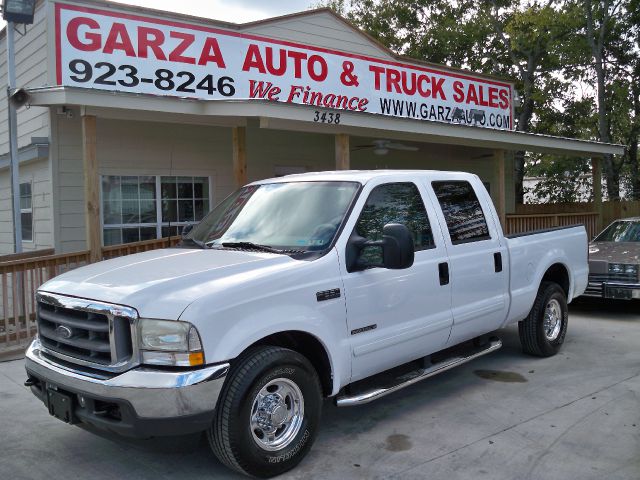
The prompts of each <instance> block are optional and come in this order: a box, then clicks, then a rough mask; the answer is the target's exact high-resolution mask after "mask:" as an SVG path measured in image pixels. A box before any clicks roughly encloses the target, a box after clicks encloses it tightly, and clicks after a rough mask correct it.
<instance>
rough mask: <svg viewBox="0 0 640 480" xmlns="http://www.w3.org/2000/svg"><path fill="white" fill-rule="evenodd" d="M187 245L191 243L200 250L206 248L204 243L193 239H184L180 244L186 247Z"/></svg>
mask: <svg viewBox="0 0 640 480" xmlns="http://www.w3.org/2000/svg"><path fill="white" fill-rule="evenodd" d="M185 243H191V244H193V245H195V246H197V247H198V248H205V246H204V243H202V242H201V241H199V240H195V239H193V238H183V239H182V241H181V242H180V245H184V244H185Z"/></svg>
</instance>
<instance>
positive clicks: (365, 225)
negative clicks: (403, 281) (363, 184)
mask: <svg viewBox="0 0 640 480" xmlns="http://www.w3.org/2000/svg"><path fill="white" fill-rule="evenodd" d="M387 223H402V224H404V225H405V226H406V227H407V228H408V229H409V231H411V233H412V234H413V242H414V245H415V251H420V250H426V249H428V248H433V247H434V246H435V244H434V242H433V234H432V232H431V226H430V225H429V219H428V217H427V211H426V210H425V207H424V203H423V201H422V197H421V196H420V192H419V191H418V188H417V187H416V186H415V185H414V184H413V183H388V184H386V185H380V186H378V187H376V188H374V189H373V190H372V191H371V193H370V194H369V198H368V199H367V203H366V204H365V205H364V208H363V209H362V213H361V214H360V218H359V219H358V223H357V224H356V233H357V234H358V235H360V236H361V237H364V238H366V239H367V240H382V228H383V227H384V226H385V225H386V224H387ZM361 256H362V257H363V258H364V259H365V260H366V261H369V262H373V263H375V262H380V261H382V260H381V259H382V251H381V249H380V248H379V247H367V248H365V249H364V250H363V252H362V254H361Z"/></svg>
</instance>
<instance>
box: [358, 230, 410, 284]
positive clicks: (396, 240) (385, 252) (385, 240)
mask: <svg viewBox="0 0 640 480" xmlns="http://www.w3.org/2000/svg"><path fill="white" fill-rule="evenodd" d="M366 247H381V248H382V263H381V264H376V265H372V264H365V263H363V262H362V261H361V259H360V253H361V251H362V250H363V249H364V248H366ZM413 250H414V245H413V236H412V235H411V232H410V231H409V229H408V228H407V227H406V226H405V225H402V224H399V223H388V224H387V225H385V226H384V228H383V229H382V240H377V241H374V240H367V239H365V238H363V237H361V236H359V235H358V234H357V233H355V231H354V232H353V234H352V235H351V237H350V238H349V243H347V251H346V267H347V271H348V272H355V271H357V270H364V269H365V268H367V267H383V268H388V269H391V270H401V269H404V268H409V267H410V266H411V265H413V259H414V252H413Z"/></svg>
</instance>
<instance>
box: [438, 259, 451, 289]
mask: <svg viewBox="0 0 640 480" xmlns="http://www.w3.org/2000/svg"><path fill="white" fill-rule="evenodd" d="M438 273H439V274H440V285H449V264H448V263H447V262H443V263H439V264H438Z"/></svg>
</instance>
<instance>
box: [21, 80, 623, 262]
mask: <svg viewBox="0 0 640 480" xmlns="http://www.w3.org/2000/svg"><path fill="white" fill-rule="evenodd" d="M29 95H30V97H31V98H30V103H31V104H32V105H39V106H48V107H50V109H51V116H52V120H53V123H54V124H56V125H57V129H58V131H59V132H62V133H61V134H59V136H58V138H57V143H58V148H56V147H55V146H54V148H53V149H52V152H53V153H52V157H54V158H53V160H54V161H53V164H54V169H55V167H56V164H57V166H58V168H60V169H62V170H64V169H65V168H67V167H66V166H65V165H69V164H70V157H75V158H77V159H78V160H79V162H76V165H75V166H77V167H80V171H81V172H82V185H81V186H82V195H81V197H82V204H83V209H82V213H83V214H84V218H85V222H84V225H78V223H77V222H76V223H75V224H74V225H77V227H76V228H82V227H84V230H85V232H84V233H85V235H84V242H85V245H84V247H86V249H87V250H88V251H89V252H91V260H92V261H97V260H99V259H100V255H101V248H102V246H103V243H104V242H103V235H102V227H103V225H102V224H101V218H102V213H101V193H100V176H101V174H102V175H104V174H108V173H110V172H114V171H116V170H117V169H118V168H120V167H119V165H120V166H122V162H121V163H120V164H119V163H118V158H119V159H120V160H122V161H123V162H124V163H127V165H128V166H131V167H132V168H130V169H128V171H130V172H134V173H135V172H136V171H138V172H144V171H145V170H147V171H148V170H149V169H152V170H153V169H155V170H157V171H162V172H168V174H170V175H172V174H175V173H174V172H176V171H181V170H182V171H187V170H189V169H191V170H193V169H192V168H191V167H188V166H185V164H186V160H185V158H186V157H192V158H194V159H195V158H196V157H197V160H194V163H197V164H198V168H202V169H203V171H204V170H206V169H209V171H211V172H213V173H212V176H213V177H214V180H213V182H212V186H211V188H212V190H213V191H214V192H213V194H212V196H211V201H210V205H209V207H211V206H213V205H215V204H216V203H217V202H219V201H220V200H222V199H223V198H224V197H226V196H227V195H228V194H229V193H231V192H232V191H233V190H235V189H236V188H238V187H239V186H241V185H244V184H245V183H247V182H249V181H253V180H257V179H262V178H269V177H272V176H277V175H282V174H287V173H294V172H300V171H320V170H332V169H337V170H343V169H378V168H389V169H436V170H464V171H469V172H472V173H476V174H478V175H479V176H480V178H481V179H482V180H483V182H484V183H485V185H486V186H487V188H488V190H489V191H490V194H491V197H492V198H493V200H494V203H495V205H496V208H497V210H498V212H499V215H500V219H501V222H502V225H503V228H504V229H505V232H506V233H518V232H522V231H527V230H534V229H537V228H548V227H552V226H561V225H567V224H575V223H584V224H585V227H586V228H587V231H588V233H589V235H590V236H593V235H595V233H596V232H597V231H598V229H599V228H600V227H601V225H602V192H601V180H600V179H601V171H602V167H601V159H602V157H603V156H604V155H607V154H618V155H619V154H622V153H623V147H622V146H619V145H605V144H601V143H598V142H590V141H583V140H575V139H566V138H558V137H550V136H544V135H533V134H526V133H522V132H514V131H508V130H495V129H489V128H482V127H478V126H468V125H459V124H448V123H444V122H432V121H416V120H412V119H403V118H395V117H388V116H383V115H371V114H367V113H363V112H348V111H340V112H334V113H333V114H332V115H330V116H329V117H327V116H326V115H323V114H325V113H326V111H320V112H318V110H314V108H313V107H308V106H302V105H295V104H283V103H276V102H270V101H261V100H250V101H213V102H212V101H210V102H203V101H197V100H190V99H184V98H181V99H178V98H169V97H158V96H151V95H140V94H128V93H120V92H101V91H97V90H93V91H87V90H86V89H80V88H73V87H52V88H41V89H31V90H30V91H29ZM61 109H62V110H63V111H71V112H72V115H71V116H72V118H71V119H69V118H66V117H64V116H62V115H60V111H61ZM74 115H77V117H74ZM74 129H75V131H74ZM153 132H155V133H153ZM381 140H386V141H389V142H393V143H394V144H400V145H402V146H404V147H406V148H403V149H398V150H396V149H382V150H386V151H383V152H381V151H380V150H381V149H379V148H375V147H374V148H371V146H373V145H375V142H376V141H381ZM367 146H368V147H367ZM167 150H169V151H167ZM522 150H524V151H532V152H543V153H558V154H564V155H574V156H577V157H582V158H586V159H589V161H590V162H591V165H592V174H593V176H594V182H593V185H594V196H595V201H594V209H593V211H588V212H574V213H571V214H566V215H565V214H556V213H554V214H536V215H527V214H522V213H521V212H518V211H516V205H515V200H514V163H513V153H514V152H516V151H522ZM78 186H79V185H78ZM54 188H55V187H54ZM54 210H55V209H54ZM77 213H81V212H79V211H78V212H77ZM67 215H68V214H67ZM54 216H55V213H54ZM62 220H63V219H61V221H59V222H57V223H58V224H60V225H61V227H62V224H63V223H64V222H63V221H62ZM196 220H197V219H196ZM76 233H77V232H76ZM81 240H82V239H77V241H76V242H74V243H73V245H75V246H80V242H81ZM69 245H71V243H69V244H68V245H67V246H66V248H57V249H56V250H57V251H69V250H70V248H69ZM56 246H57V245H56ZM76 249H77V250H80V248H76ZM59 253H60V252H59Z"/></svg>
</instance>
